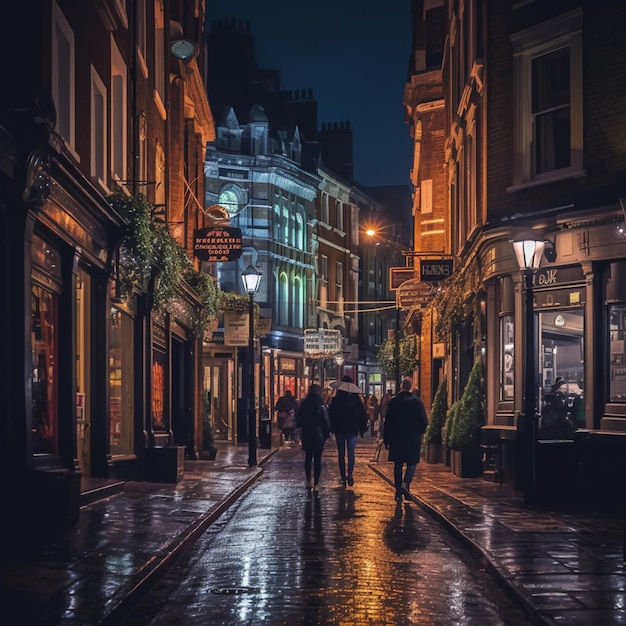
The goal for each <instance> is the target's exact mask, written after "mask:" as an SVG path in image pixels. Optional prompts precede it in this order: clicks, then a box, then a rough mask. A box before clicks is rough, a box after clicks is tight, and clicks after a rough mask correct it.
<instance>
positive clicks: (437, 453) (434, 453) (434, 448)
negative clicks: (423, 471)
mask: <svg viewBox="0 0 626 626" xmlns="http://www.w3.org/2000/svg"><path fill="white" fill-rule="evenodd" d="M442 448H443V444H442V443H441V442H438V441H431V442H430V443H429V444H427V446H426V463H432V464H435V463H441V461H442V457H443V454H442Z"/></svg>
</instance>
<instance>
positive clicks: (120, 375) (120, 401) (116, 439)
mask: <svg viewBox="0 0 626 626" xmlns="http://www.w3.org/2000/svg"><path fill="white" fill-rule="evenodd" d="M132 330H133V320H132V317H131V316H130V315H127V314H126V313H124V312H123V311H121V310H120V309H117V308H112V309H111V319H110V333H109V341H110V343H109V396H110V403H109V419H110V446H111V454H114V455H115V454H131V453H132V451H133V414H134V394H133V332H132Z"/></svg>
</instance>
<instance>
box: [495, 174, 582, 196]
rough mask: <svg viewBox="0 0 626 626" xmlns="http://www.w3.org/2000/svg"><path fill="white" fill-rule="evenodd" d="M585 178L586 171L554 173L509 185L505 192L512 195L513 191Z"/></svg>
mask: <svg viewBox="0 0 626 626" xmlns="http://www.w3.org/2000/svg"><path fill="white" fill-rule="evenodd" d="M585 176H587V170H582V169H581V170H566V171H564V172H562V173H554V174H552V175H550V176H549V177H546V178H541V179H537V180H531V181H528V182H523V183H519V184H517V185H511V186H510V187H507V188H506V190H507V191H508V192H509V193H513V192H515V191H523V190H524V189H531V188H533V187H539V186H541V185H549V184H550V183H556V182H561V181H563V180H573V179H576V178H584V177H585Z"/></svg>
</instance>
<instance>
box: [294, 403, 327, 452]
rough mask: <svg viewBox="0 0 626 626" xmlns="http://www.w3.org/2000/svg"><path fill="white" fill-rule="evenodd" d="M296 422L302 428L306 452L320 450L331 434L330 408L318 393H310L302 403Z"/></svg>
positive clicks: (303, 446) (303, 447)
mask: <svg viewBox="0 0 626 626" xmlns="http://www.w3.org/2000/svg"><path fill="white" fill-rule="evenodd" d="M296 424H297V425H298V428H301V429H302V433H301V440H302V449H303V450H304V451H305V452H313V453H314V452H320V451H321V450H322V448H323V447H324V443H325V441H326V440H327V439H328V437H329V436H330V422H329V420H328V410H327V409H326V405H325V404H324V401H323V400H322V396H320V395H318V394H309V395H307V397H306V398H304V400H302V402H301V403H300V407H299V408H298V412H297V413H296Z"/></svg>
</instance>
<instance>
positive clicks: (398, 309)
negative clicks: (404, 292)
mask: <svg viewBox="0 0 626 626" xmlns="http://www.w3.org/2000/svg"><path fill="white" fill-rule="evenodd" d="M394 349H395V353H394V357H395V359H396V393H400V298H399V296H398V292H397V291H396V345H395V346H394Z"/></svg>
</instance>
